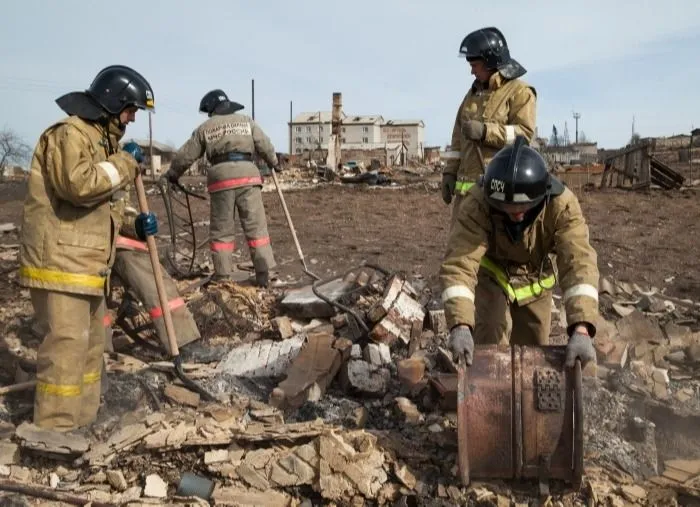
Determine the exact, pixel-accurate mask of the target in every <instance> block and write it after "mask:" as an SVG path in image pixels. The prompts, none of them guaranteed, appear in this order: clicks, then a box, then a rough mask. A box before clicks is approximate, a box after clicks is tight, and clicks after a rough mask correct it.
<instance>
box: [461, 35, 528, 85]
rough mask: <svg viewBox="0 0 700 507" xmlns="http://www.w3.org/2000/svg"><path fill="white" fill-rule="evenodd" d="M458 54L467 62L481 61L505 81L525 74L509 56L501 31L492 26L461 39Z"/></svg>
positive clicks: (520, 66)
mask: <svg viewBox="0 0 700 507" xmlns="http://www.w3.org/2000/svg"><path fill="white" fill-rule="evenodd" d="M459 54H460V55H461V56H465V57H466V58H467V60H470V61H471V60H475V59H482V60H484V62H485V63H486V66H487V67H488V68H489V69H496V70H498V71H500V72H501V74H503V76H504V77H505V78H507V79H515V78H516V77H520V76H522V75H523V74H525V72H526V70H525V68H524V67H523V66H522V65H520V64H519V63H518V62H517V61H515V60H514V59H513V58H511V56H510V51H509V50H508V43H507V42H506V38H505V37H504V36H503V33H501V31H500V30H499V29H498V28H496V27H493V26H490V27H486V28H480V29H479V30H476V31H474V32H472V33H470V34H469V35H467V36H466V37H465V38H464V39H462V44H460V46H459Z"/></svg>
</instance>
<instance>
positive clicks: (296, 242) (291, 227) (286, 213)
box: [270, 169, 307, 270]
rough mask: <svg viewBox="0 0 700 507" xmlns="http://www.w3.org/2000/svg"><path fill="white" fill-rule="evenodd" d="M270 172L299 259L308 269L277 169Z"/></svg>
mask: <svg viewBox="0 0 700 507" xmlns="http://www.w3.org/2000/svg"><path fill="white" fill-rule="evenodd" d="M270 172H271V173H272V181H274V182H275V188H276V189H277V195H279V197H280V202H281V203H282V209H283V210H284V216H285V217H286V219H287V223H288V224H289V230H290V231H291V233H292V239H293V240H294V246H296V247H297V253H298V254H299V260H300V261H301V264H302V266H304V270H306V269H307V268H306V261H305V260H304V254H303V253H302V251H301V245H300V244H299V239H298V238H297V231H296V229H294V223H293V222H292V217H291V216H290V215H289V209H287V203H286V201H285V200H284V195H283V194H282V189H281V188H280V185H279V182H278V181H277V175H276V174H275V170H274V169H271V170H270Z"/></svg>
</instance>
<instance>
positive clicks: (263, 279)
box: [255, 271, 269, 288]
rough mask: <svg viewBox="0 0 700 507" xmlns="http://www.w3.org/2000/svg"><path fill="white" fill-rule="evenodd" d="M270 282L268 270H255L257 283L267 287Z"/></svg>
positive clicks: (259, 285)
mask: <svg viewBox="0 0 700 507" xmlns="http://www.w3.org/2000/svg"><path fill="white" fill-rule="evenodd" d="M268 283H269V274H268V272H267V271H256V272H255V285H257V286H258V287H264V288H266V287H267V286H268Z"/></svg>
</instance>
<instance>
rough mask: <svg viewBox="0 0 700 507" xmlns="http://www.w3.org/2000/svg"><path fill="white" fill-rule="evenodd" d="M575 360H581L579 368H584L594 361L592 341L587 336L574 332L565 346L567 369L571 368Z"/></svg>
mask: <svg viewBox="0 0 700 507" xmlns="http://www.w3.org/2000/svg"><path fill="white" fill-rule="evenodd" d="M576 359H580V360H581V367H585V366H586V364H588V362H589V361H595V360H596V355H595V347H593V340H592V339H591V337H590V336H588V334H584V333H580V332H578V331H574V334H572V335H571V338H569V343H568V344H567V345H566V363H565V366H566V367H567V368H573V367H574V364H575V363H576Z"/></svg>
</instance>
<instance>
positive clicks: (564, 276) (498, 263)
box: [440, 137, 599, 366]
mask: <svg viewBox="0 0 700 507" xmlns="http://www.w3.org/2000/svg"><path fill="white" fill-rule="evenodd" d="M555 263H556V272H555V266H554V264H555ZM598 277H599V274H598V267H597V254H596V252H595V250H594V249H593V247H592V246H591V245H590V243H589V240H588V226H587V225H586V221H585V219H584V217H583V215H582V213H581V208H580V206H579V202H578V200H577V199H576V196H575V195H574V194H573V193H572V192H571V191H570V190H569V189H567V188H565V187H564V186H563V185H562V184H561V183H560V182H559V181H558V180H557V179H556V178H555V177H554V176H552V175H551V174H550V173H549V172H548V171H547V167H546V164H545V162H544V160H543V159H542V157H541V156H540V155H539V153H537V151H535V150H534V149H532V148H531V147H529V146H528V145H527V141H526V140H525V138H524V137H517V138H516V141H515V144H514V145H513V146H509V147H506V148H503V149H502V150H500V151H499V152H498V153H497V154H496V156H495V157H494V158H493V160H492V161H491V163H490V164H489V165H488V167H487V168H486V174H485V176H484V178H483V180H482V184H481V185H476V186H474V187H472V188H471V190H470V191H469V193H467V195H466V196H465V198H464V201H463V202H462V205H461V206H460V208H459V210H458V212H457V217H456V220H455V223H454V225H453V227H452V230H451V232H450V237H449V241H448V247H447V253H446V256H445V260H444V262H443V264H442V267H441V269H440V281H441V283H442V285H443V289H444V290H443V293H442V300H443V302H444V305H445V315H446V318H447V325H448V327H449V329H450V348H451V349H452V352H453V353H454V354H455V356H457V357H458V356H459V355H461V354H464V357H465V359H466V363H467V364H468V365H471V362H472V357H473V352H474V341H475V340H476V342H477V343H490V344H496V343H499V342H501V341H508V340H509V339H510V341H511V343H515V344H518V345H535V344H537V345H546V344H548V342H549V334H550V323H551V312H552V290H553V289H554V287H555V285H556V283H557V282H558V283H559V285H560V287H561V290H562V292H563V303H564V307H565V311H566V322H567V323H568V326H567V333H568V335H569V342H568V346H567V353H566V364H567V366H573V365H574V361H575V360H576V358H579V359H581V362H582V365H584V366H585V364H586V363H587V362H588V361H590V360H595V349H594V348H593V343H592V339H593V337H594V336H595V333H596V327H595V322H596V320H597V318H598Z"/></svg>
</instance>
